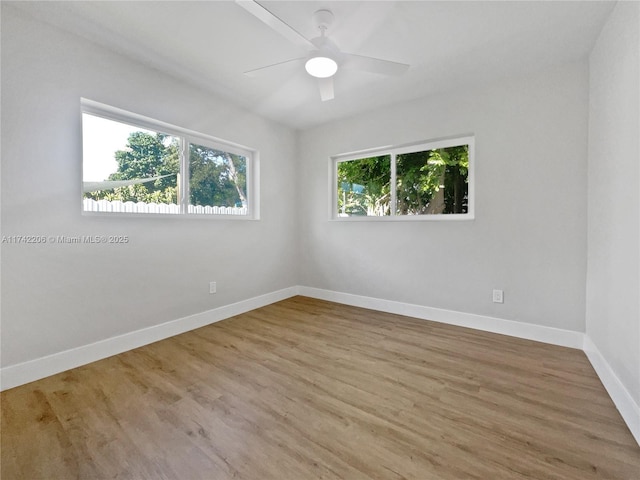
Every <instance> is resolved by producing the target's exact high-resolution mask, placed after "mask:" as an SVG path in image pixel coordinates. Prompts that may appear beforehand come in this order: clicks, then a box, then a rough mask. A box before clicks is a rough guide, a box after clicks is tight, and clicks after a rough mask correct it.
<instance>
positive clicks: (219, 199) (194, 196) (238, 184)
mask: <svg viewBox="0 0 640 480" xmlns="http://www.w3.org/2000/svg"><path fill="white" fill-rule="evenodd" d="M189 175H190V179H189V190H190V196H191V203H192V204H193V205H211V206H215V205H224V206H237V207H240V206H246V205H247V199H246V195H245V193H244V185H246V181H247V180H246V177H247V160H246V158H244V157H241V156H239V155H235V154H232V153H228V152H223V151H220V150H215V149H212V148H208V147H203V146H200V145H195V144H190V151H189Z"/></svg>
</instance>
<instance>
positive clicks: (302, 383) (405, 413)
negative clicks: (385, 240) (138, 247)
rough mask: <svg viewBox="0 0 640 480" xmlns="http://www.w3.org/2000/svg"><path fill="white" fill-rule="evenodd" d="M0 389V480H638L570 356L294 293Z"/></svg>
mask: <svg viewBox="0 0 640 480" xmlns="http://www.w3.org/2000/svg"><path fill="white" fill-rule="evenodd" d="M1 400H2V438H1V441H2V443H1V447H2V470H1V473H2V475H1V477H2V480H10V479H27V480H35V479H47V480H50V479H74V478H82V479H103V478H104V479H106V478H118V479H153V480H156V479H180V480H191V479H213V480H225V479H251V480H269V479H273V480H307V479H320V478H322V479H348V480H351V479H354V480H356V479H389V480H391V479H394V480H395V479H417V480H429V479H482V480H499V479H508V480H518V479H537V480H539V479H558V480H571V479H576V480H588V479H608V480H615V479H625V480H632V479H633V480H637V479H639V478H640V448H639V447H638V445H637V444H636V443H635V441H634V440H633V437H632V436H631V434H630V432H629V430H628V429H627V427H626V426H625V425H624V423H623V421H622V419H621V417H620V415H619V414H618V412H617V410H616V408H615V407H614V405H613V403H612V402H611V400H610V398H609V397H608V396H607V394H606V392H605V390H604V388H603V387H602V385H601V383H600V381H599V380H598V378H597V377H596V374H595V373H594V371H593V369H592V368H591V366H590V365H589V362H588V360H587V358H586V357H585V355H584V354H583V352H581V351H579V350H573V349H568V348H561V347H555V346H550V345H545V344H540V343H536V342H531V341H526V340H520V339H515V338H511V337H506V336H501V335H494V334H489V333H483V332H479V331H474V330H469V329H464V328H458V327H452V326H447V325H441V324H437V323H432V322H426V321H424V320H415V319H411V318H406V317H401V316H397V315H390V314H384V313H379V312H374V311H370V310H364V309H359V308H353V307H347V306H343V305H337V304H333V303H328V302H323V301H319V300H312V299H308V298H304V297H295V298H292V299H289V300H285V301H283V302H279V303H277V304H274V305H270V306H268V307H265V308H261V309H259V310H255V311H253V312H250V313H247V314H244V315H240V316H238V317H234V318H232V319H229V320H226V321H223V322H219V323H217V324H214V325H210V326H208V327H204V328H201V329H199V330H195V331H192V332H189V333H186V334H183V335H180V336H177V337H174V338H171V339H168V340H164V341H162V342H158V343H155V344H152V345H149V346H146V347H143V348H139V349H137V350H134V351H131V352H127V353H124V354H121V355H117V356H115V357H111V358H108V359H106V360H102V361H99V362H96V363H93V364H90V365H87V366H84V367H81V368H77V369H75V370H72V371H69V372H65V373H62V374H59V375H56V376H53V377H49V378H47V379H43V380H40V381H37V382H34V383H31V384H28V385H25V386H22V387H18V388H14V389H12V390H8V391H6V392H3V393H2V397H1Z"/></svg>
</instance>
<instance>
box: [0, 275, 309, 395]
mask: <svg viewBox="0 0 640 480" xmlns="http://www.w3.org/2000/svg"><path fill="white" fill-rule="evenodd" d="M297 291H298V289H297V287H289V288H285V289H282V290H278V291H275V292H271V293H267V294H265V295H260V296H258V297H253V298H250V299H248V300H243V301H240V302H237V303H232V304H230V305H225V306H222V307H219V308H214V309H212V310H208V311H206V312H202V313H197V314H195V315H190V316H188V317H183V318H179V319H177V320H172V321H170V322H166V323H162V324H160V325H154V326H153V327H148V328H143V329H141V330H136V331H134V332H130V333H125V334H124V335H119V336H117V337H112V338H107V339H105V340H100V341H98V342H95V343H90V344H89V345H83V346H81V347H77V348H72V349H70V350H65V351H63V352H59V353H54V354H52V355H48V356H46V357H42V358H36V359H35V360H29V361H27V362H24V363H18V364H16V365H10V366H7V367H3V368H1V369H0V390H6V389H8V388H13V387H17V386H19V385H24V384H25V383H29V382H33V381H35V380H39V379H41V378H45V377H48V376H50V375H54V374H56V373H60V372H64V371H65V370H69V369H71V368H75V367H79V366H81V365H86V364H87V363H91V362H95V361H96V360H101V359H103V358H107V357H111V356H113V355H117V354H118V353H122V352H126V351H128V350H132V349H134V348H138V347H142V346H143V345H148V344H149V343H153V342H157V341H158V340H163V339H165V338H169V337H172V336H174V335H178V334H180V333H184V332H188V331H189V330H193V329H195V328H200V327H204V326H205V325H209V324H211V323H215V322H219V321H220V320H224V319H226V318H229V317H233V316H234V315H240V314H241V313H245V312H248V311H250V310H255V309H256V308H260V307H264V306H265V305H269V304H271V303H275V302H278V301H280V300H284V299H286V298H289V297H293V296H294V295H296V294H297Z"/></svg>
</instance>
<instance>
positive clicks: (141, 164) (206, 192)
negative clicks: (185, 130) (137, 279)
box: [85, 132, 247, 206]
mask: <svg viewBox="0 0 640 480" xmlns="http://www.w3.org/2000/svg"><path fill="white" fill-rule="evenodd" d="M115 159H116V162H117V163H118V170H117V171H116V172H115V173H113V174H111V175H110V176H109V178H108V180H137V179H142V178H154V177H161V176H164V175H167V176H165V177H163V178H159V179H157V180H155V181H152V182H145V183H139V184H135V185H128V186H124V187H116V188H113V189H110V190H101V191H96V192H91V193H86V194H85V196H86V197H88V198H93V199H94V200H100V199H106V200H111V201H113V200H120V201H122V202H128V201H132V202H145V203H164V204H170V203H173V204H177V203H178V194H179V185H178V175H179V172H180V144H179V140H178V139H177V138H176V137H171V136H168V135H165V134H162V133H156V134H153V135H152V134H149V133H145V132H133V133H131V134H130V135H129V138H128V141H127V148H126V149H125V150H118V151H117V152H115ZM246 171H247V161H246V158H244V157H241V156H238V155H234V154H231V153H228V152H222V151H219V150H215V149H211V148H207V147H202V146H200V145H195V144H190V151H189V176H190V178H189V189H190V201H191V204H192V205H203V206H207V205H208V206H246V204H247V200H246V195H245V192H244V188H245V185H246Z"/></svg>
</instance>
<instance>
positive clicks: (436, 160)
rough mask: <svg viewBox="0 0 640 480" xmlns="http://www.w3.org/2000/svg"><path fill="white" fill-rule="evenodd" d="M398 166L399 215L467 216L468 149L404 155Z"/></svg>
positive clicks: (447, 149)
mask: <svg viewBox="0 0 640 480" xmlns="http://www.w3.org/2000/svg"><path fill="white" fill-rule="evenodd" d="M396 162H397V163H396V172H397V173H396V178H397V182H396V197H397V206H396V211H397V213H398V214H399V215H420V214H426V213H444V214H447V213H464V212H466V208H467V201H466V199H467V194H468V185H467V176H468V171H469V147H468V146H467V145H461V146H456V147H447V148H440V149H437V150H427V151H424V152H413V153H406V154H401V155H398V156H397V158H396Z"/></svg>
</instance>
